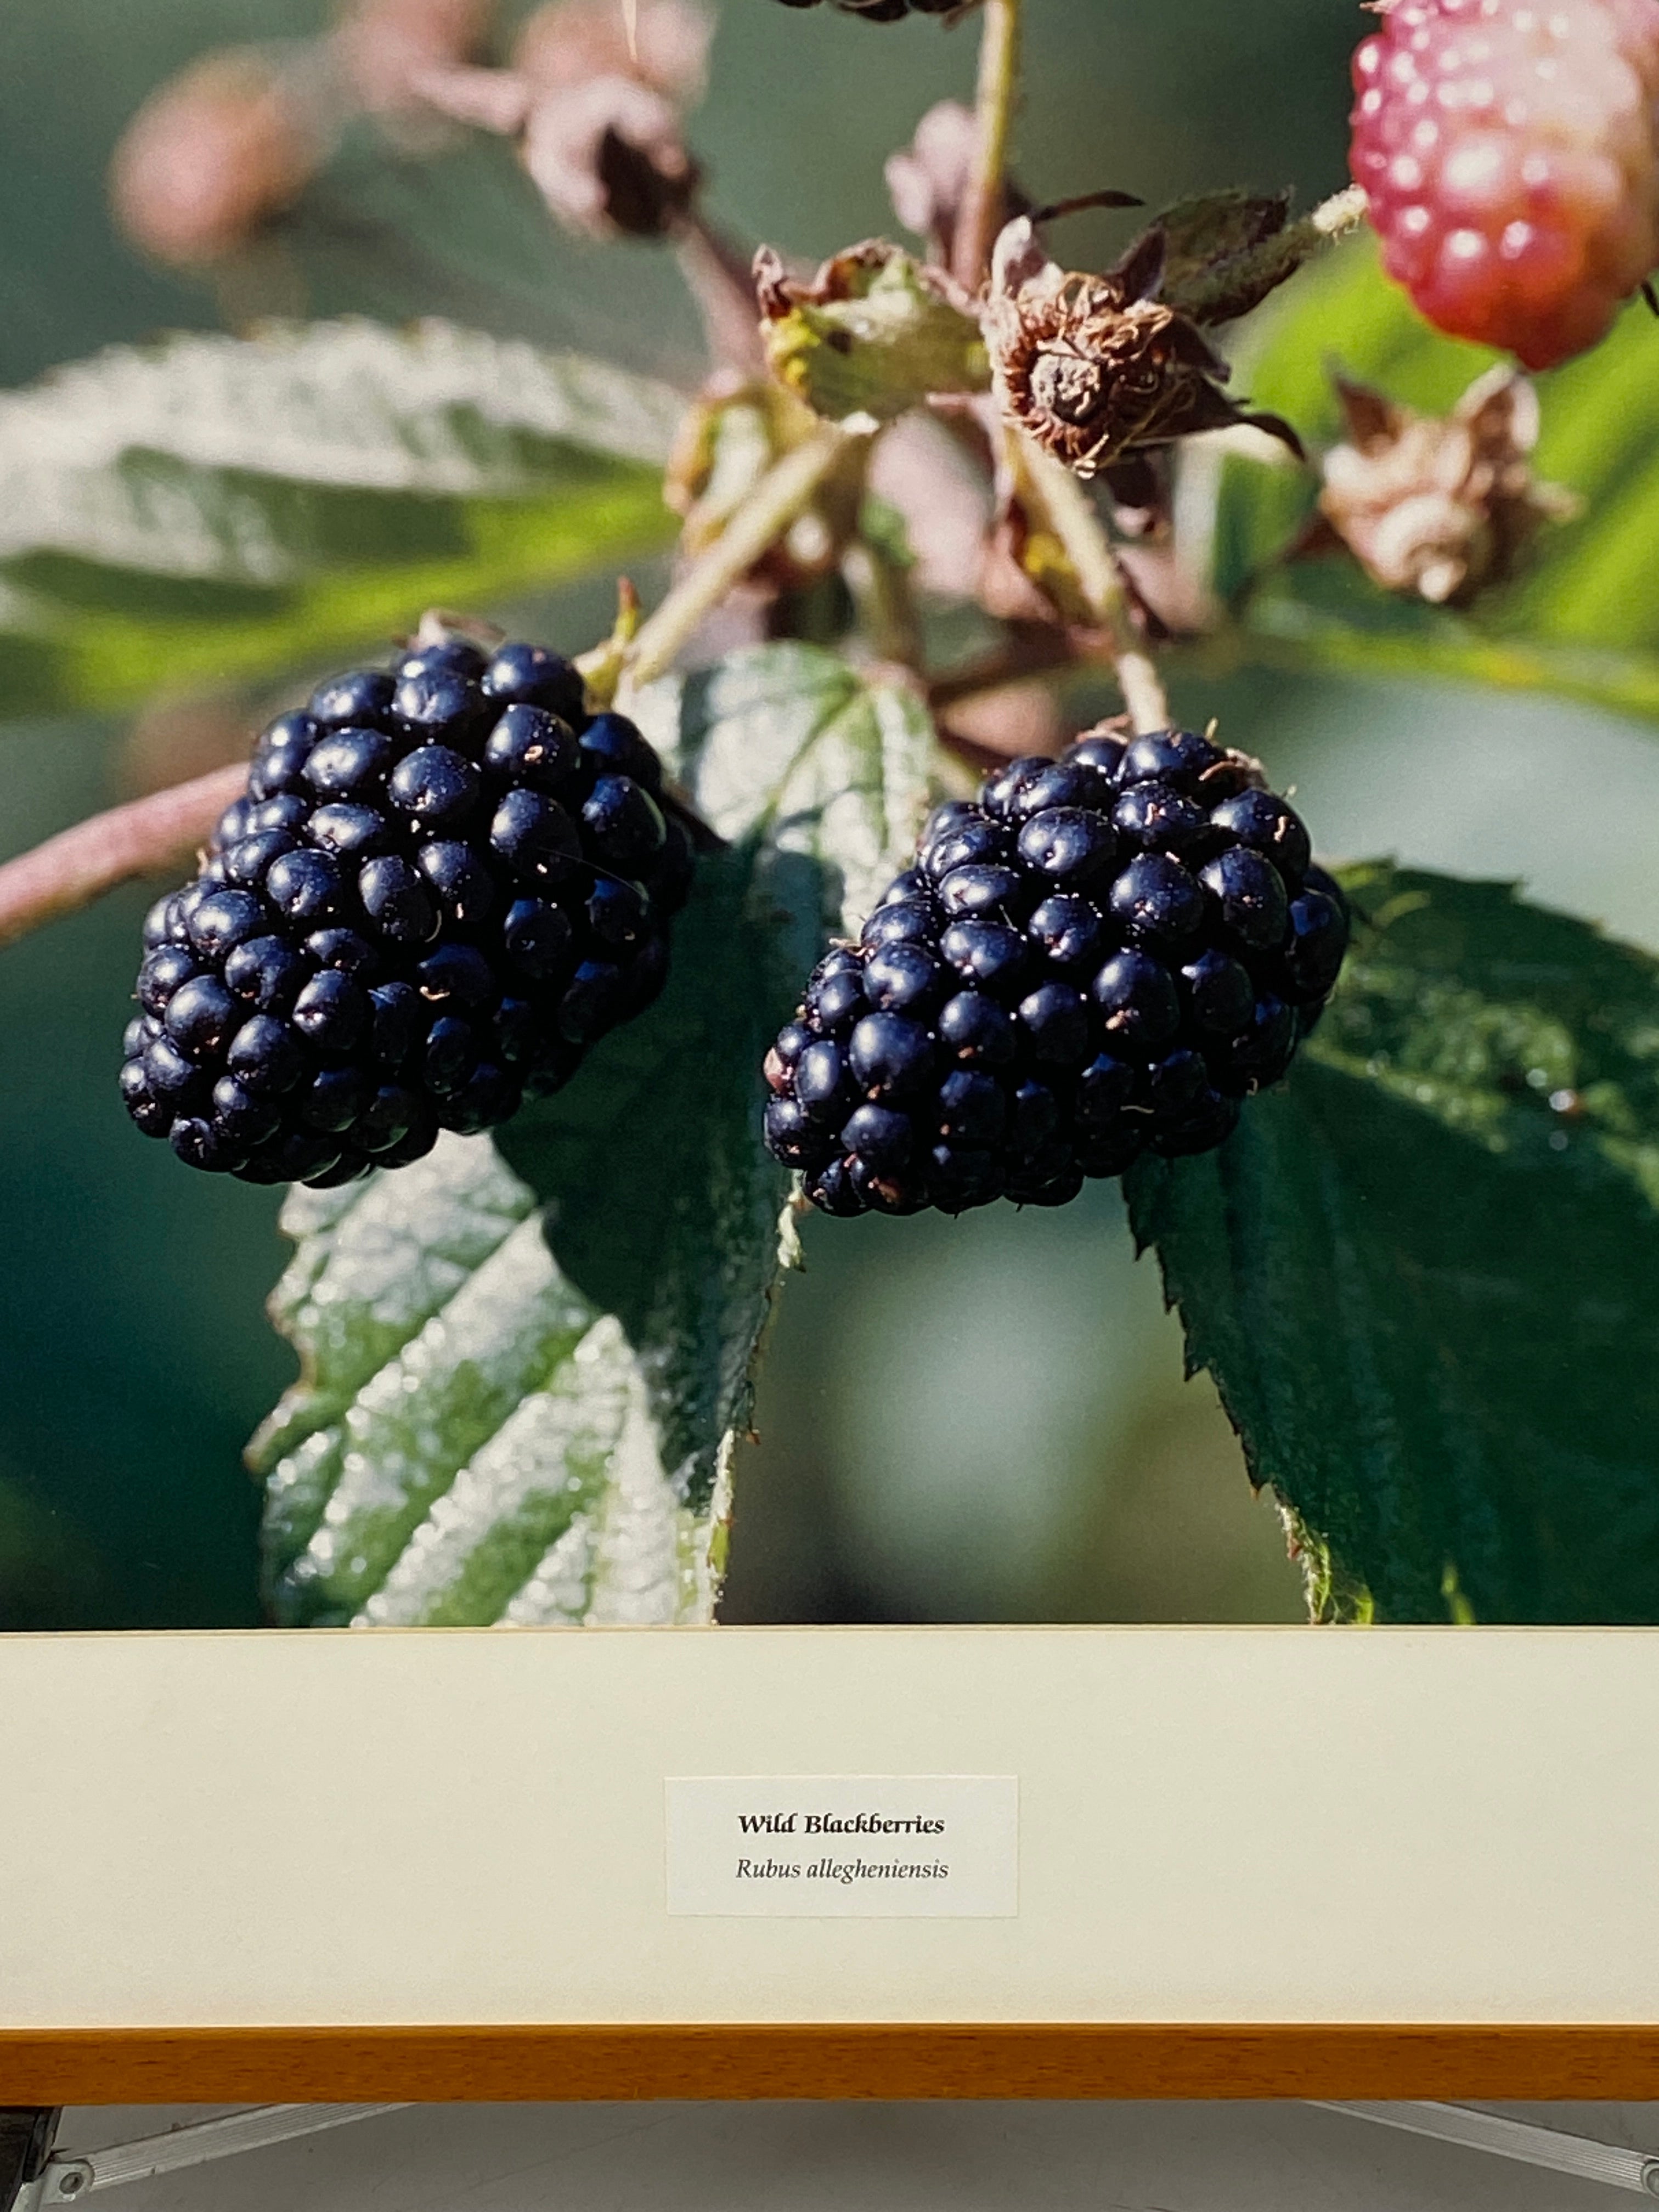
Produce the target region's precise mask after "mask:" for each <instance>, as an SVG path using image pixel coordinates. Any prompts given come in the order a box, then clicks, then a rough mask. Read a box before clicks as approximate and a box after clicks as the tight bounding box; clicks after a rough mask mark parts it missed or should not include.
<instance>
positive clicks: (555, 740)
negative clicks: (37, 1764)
mask: <svg viewBox="0 0 1659 2212" xmlns="http://www.w3.org/2000/svg"><path fill="white" fill-rule="evenodd" d="M693 866H694V856H693V848H692V845H691V841H690V836H688V835H687V832H686V829H685V827H684V823H682V822H680V821H679V820H678V818H677V817H676V816H675V814H674V811H673V808H672V805H671V801H669V800H667V799H665V797H664V792H663V771H662V763H661V762H660V761H659V759H658V757H657V756H656V754H655V752H653V750H652V748H651V746H650V745H649V744H647V742H646V740H645V738H643V737H642V736H641V733H640V732H639V731H638V730H637V729H636V728H635V726H634V725H633V723H632V722H630V721H629V720H627V719H626V718H625V717H624V716H623V715H621V714H611V713H605V714H590V713H589V712H588V711H587V708H586V704H585V702H584V697H583V691H582V684H581V678H580V674H579V673H578V671H576V669H575V668H574V666H573V665H572V664H571V663H570V662H569V661H568V660H566V659H562V657H561V656H560V655H559V654H557V653H551V652H549V651H548V650H547V649H546V648H545V647H542V646H538V645H527V644H510V645H503V646H501V647H500V648H499V649H498V650H497V651H496V652H495V653H493V654H487V653H483V652H482V651H480V649H479V648H478V647H476V646H474V645H472V644H471V643H469V642H467V641H465V640H464V639H460V638H452V639H447V640H445V641H441V642H439V643H437V644H435V645H431V646H425V647H421V648H419V649H418V650H416V651H413V652H410V653H407V654H405V655H404V657H403V659H400V660H399V661H398V663H397V664H396V665H395V666H394V667H392V669H390V670H386V669H354V670H351V671H348V672H347V673H346V674H344V675H343V676H337V677H334V678H331V679H330V680H329V681H328V682H327V683H325V684H319V686H318V687H317V689H316V690H315V691H314V692H313V694H312V696H311V700H310V702H309V704H308V705H307V708H304V709H303V710H301V711H299V712H295V713H290V714H281V715H279V716H278V717H277V718H276V720H275V721H274V722H272V723H271V724H270V726H269V727H268V728H267V729H266V730H265V732H264V735H263V736H262V737H261V738H260V739H259V741H258V744H257V745H256V746H255V748H254V752H253V757H252V762H251V763H250V765H249V769H248V781H247V790H246V794H245V795H244V796H242V797H240V798H239V799H235V800H234V801H233V802H232V804H231V805H229V806H228V807H227V808H226V810H225V811H224V814H223V815H222V817H221V819H220V822H219V825H218V828H217V829H216V831H215V833H214V836H213V837H212V839H211V841H210V843H209V845H208V848H207V850H206V852H205V853H204V854H203V856H202V860H201V865H200V867H199V869H198V872H197V878H196V880H195V881H194V882H193V883H191V884H185V885H184V886H182V887H181V888H180V889H179V890H177V891H174V892H173V893H172V894H171V895H170V896H168V897H167V898H165V899H161V900H158V901H157V902H156V903H155V906H154V907H152V908H151V909H150V912H149V915H147V916H146V918H145V922H144V933H143V942H144V958H143V966H142V967H141V968H140V969H139V971H138V982H137V991H136V994H135V995H136V997H137V1001H138V1014H137V1018H136V1019H135V1020H133V1021H131V1022H130V1023H129V1024H128V1026H127V1030H126V1034H125V1039H124V1044H123V1051H124V1059H123V1064H122V1068H121V1079H120V1082H121V1096H122V1100H123V1103H125V1107H126V1109H127V1111H128V1113H129V1114H130V1115H131V1117H132V1119H133V1121H135V1122H137V1125H138V1127H139V1128H140V1129H142V1130H143V1133H145V1135H147V1136H152V1137H159V1138H166V1139H168V1140H169V1141H170V1142H171V1144H172V1146H173V1150H174V1152H177V1153H178V1155H179V1158H180V1159H182V1160H185V1161H187V1162H188V1163H189V1164H191V1166H193V1167H198V1168H205V1169H210V1170H221V1171H224V1172H228V1173H229V1174H232V1175H236V1176H242V1177H244V1178H245V1179H246V1181H248V1182H264V1183H274V1182H309V1183H312V1184H314V1185H318V1186H319V1187H326V1186H328V1185H331V1184H336V1183H340V1182H349V1180H350V1179H351V1178H352V1177H353V1176H357V1175H361V1174H363V1173H364V1172H366V1171H367V1170H368V1169H369V1168H371V1167H375V1166H382V1167H401V1166H403V1165H404V1164H407V1163H408V1162H410V1161H411V1160H416V1159H419V1158H421V1157H422V1154H423V1153H426V1152H430V1150H431V1149H432V1146H433V1145H434V1144H435V1142H436V1140H437V1136H438V1132H439V1131H440V1129H444V1128H448V1129H456V1130H461V1131H464V1132H469V1133H470V1132H474V1131H477V1130H480V1129H486V1128H489V1127H493V1126H494V1125H495V1124H496V1123H497V1122H500V1121H506V1120H507V1118H508V1117H509V1116H510V1115H512V1114H513V1113H515V1112H516V1111H517V1109H518V1107H519V1105H520V1101H521V1100H522V1098H523V1097H524V1096H525V1094H526V1091H530V1092H536V1093H541V1092H546V1091H555V1090H557V1089H558V1088H559V1087H560V1086H561V1085H562V1084H563V1083H565V1082H567V1081H568V1079H569V1077H570V1076H571V1074H572V1073H574V1070H575V1068H576V1066H577V1065H578V1063H579V1062H580V1060H581V1058H582V1056H583V1054H584V1053H586V1051H587V1050H588V1048H590V1047H591V1046H592V1044H594V1043H595V1042H597V1041H598V1039H599V1038H600V1037H601V1036H604V1035H605V1032H606V1030H610V1029H611V1028H613V1027H615V1026H616V1025H617V1024H618V1023H620V1022H623V1021H626V1020H628V1019H629V1018H630V1017H631V1016H633V1015H634V1014H636V1013H639V1012H641V1011H642V1010H643V1009H644V1008H645V1007H646V1006H648V1005H649V1004H650V1002H651V1000H653V998H654V997H655V996H656V995H657V994H658V992H659V990H660V989H661V987H662V985H663V982H664V981H665V978H666V975H667V958H668V927H669V922H670V920H671V916H672V915H674V914H675V913H676V912H677V911H678V908H680V907H681V906H683V905H684V902H685V898H686V896H687V894H688V891H689V890H690V881H691V875H692V869H693ZM1325 931H1326V924H1325V922H1324V920H1323V917H1322V913H1321V911H1320V910H1319V908H1318V907H1317V905H1316V904H1313V905H1310V906H1309V907H1308V908H1307V912H1306V915H1305V916H1304V921H1303V925H1302V935H1303V938H1304V939H1305V940H1306V945H1307V950H1306V951H1305V953H1304V955H1303V956H1302V962H1303V965H1304V967H1305V968H1307V969H1310V972H1311V971H1312V970H1313V969H1316V968H1317V967H1318V965H1319V963H1320V962H1321V960H1322V958H1323V957H1325V956H1324V952H1323V950H1322V946H1323V937H1322V932H1325ZM921 957H923V958H924V959H926V958H927V957H928V956H927V955H926V954H924V955H922V956H921ZM935 964H939V963H935ZM943 972H944V971H943V969H942V967H941V973H943ZM913 996H914V994H913ZM923 996H924V998H925V996H926V994H925V993H924V994H923ZM906 1003H909V1001H907V1002H906ZM930 1003H931V1002H930ZM859 1005H860V1011H862V1010H863V1000H862V997H861V995H860V1000H859ZM841 1011H842V1012H845V1011H846V1008H845V1007H842V1009H841ZM912 1026H914V1024H913V1025H912ZM915 1036H916V1037H917V1038H919V1039H920V1040H921V1044H922V1046H923V1047H924V1048H925V1049H926V1053H927V1054H931V1052H932V1046H931V1043H930V1042H929V1041H928V1040H927V1036H926V1033H925V1031H923V1030H919V1029H918V1030H915ZM812 1041H813V1040H812V1039H811V1038H808V1039H807V1040H806V1042H812ZM822 1057H823V1055H822V1054H821V1055H820V1058H822ZM815 1073H816V1075H817V1081H818V1083H819V1085H820V1089H819V1091H818V1092H817V1093H816V1094H814V1095H815V1096H816V1097H817V1098H818V1099H819V1101H820V1104H819V1107H818V1109H817V1110H820V1111H822V1110H823V1107H824V1106H825V1105H827V1104H828V1103H829V1102H831V1101H834V1102H835V1103H836V1108H837V1110H839V1109H842V1108H844V1109H845V1110H844V1111H842V1112H841V1119H842V1120H845V1119H846V1117H847V1115H848V1114H849V1113H850V1112H851V1111H852V1109H853V1108H854V1106H855V1105H857V1103H859V1098H860V1096H861V1095H862V1094H860V1093H858V1092H855V1091H854V1088H853V1086H852V1079H851V1076H850V1074H849V1073H847V1072H846V1071H845V1070H844V1069H843V1068H842V1065H841V1062H840V1061H839V1060H837V1061H836V1064H835V1066H834V1067H833V1069H831V1068H820V1067H817V1066H816V1064H815ZM838 1085H839V1086H841V1088H840V1089H839V1090H838V1088H837V1086H838ZM843 1092H844V1096H843V1095H842V1094H843ZM791 1110H792V1112H797V1113H804V1109H796V1108H794V1107H793V1105H792V1109H791ZM832 1118H833V1117H832ZM811 1126H813V1127H817V1124H816V1123H814V1124H812V1125H811ZM780 1140H781V1141H782V1140H784V1139H783V1137H782V1133H781V1134H780Z"/></svg>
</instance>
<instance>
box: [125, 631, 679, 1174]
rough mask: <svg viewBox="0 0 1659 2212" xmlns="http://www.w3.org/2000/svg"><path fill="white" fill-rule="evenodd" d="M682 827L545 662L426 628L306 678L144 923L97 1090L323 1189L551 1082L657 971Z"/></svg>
mask: <svg viewBox="0 0 1659 2212" xmlns="http://www.w3.org/2000/svg"><path fill="white" fill-rule="evenodd" d="M692 867H693V854H692V847H691V842H690V837H689V836H688V835H687V832H686V829H685V826H684V823H682V822H681V821H680V820H678V818H677V817H676V816H675V815H674V813H673V811H671V808H670V807H665V802H664V801H663V793H662V764H661V763H660V762H659V759H658V757H657V756H656V754H655V752H654V751H653V750H652V748H651V746H650V745H649V744H647V742H646V740H645V738H643V737H641V734H640V732H639V731H638V730H637V729H636V728H635V726H634V724H633V723H632V722H630V721H629V720H627V719H626V718H625V717H624V716H623V715H621V714H608V713H607V714H590V713H589V712H588V711H587V708H586V704H585V702H584V697H583V691H582V683H581V678H580V675H579V674H578V673H577V671H576V670H575V669H574V667H573V666H572V665H571V664H570V662H569V661H568V660H565V659H562V658H561V657H560V655H558V654H557V653H550V652H547V651H546V650H545V649H544V647H540V646H536V645H524V644H509V645H503V646H501V647H498V648H497V649H496V651H495V653H493V654H489V653H484V652H483V651H482V650H480V649H479V647H477V646H475V645H472V644H471V643H469V642H467V641H465V640H464V639H460V638H455V637H449V638H445V639H443V640H441V641H440V642H438V643H435V644H431V645H425V646H422V647H417V648H416V649H415V650H413V651H411V652H410V653H407V654H406V655H405V656H404V658H403V659H401V660H400V661H398V663H397V664H396V665H395V666H394V667H393V668H392V669H390V670H386V669H378V668H370V669H356V670H353V671H349V673H348V674H346V675H343V676H339V677H336V678H333V679H331V681H330V682H328V683H325V684H319V686H318V688H317V690H315V691H314V692H313V695H312V697H311V700H310V702H309V704H308V705H307V708H305V709H304V711H302V712H300V713H295V714H282V715H279V716H278V717H277V719H276V720H275V721H274V722H272V723H271V725H270V727H269V728H268V729H267V730H266V731H265V732H264V735H263V736H262V737H261V738H260V739H259V741H258V745H257V746H256V747H255V749H254V753H253V758H252V763H251V765H250V767H249V770H248V782H247V789H246V793H245V794H244V795H243V796H242V797H240V798H239V799H235V800H234V801H233V803H232V804H231V805H229V806H228V808H227V809H226V811H225V812H224V814H223V815H222V817H221V818H220V822H219V825H218V827H217V829H216V830H215V832H214V835H213V837H212V840H211V841H210V844H209V846H208V848H207V851H206V853H205V854H204V857H203V860H202V865H201V868H200V870H199V872H198V873H197V878H196V880H195V881H194V882H193V883H191V884H187V885H185V887H184V888H183V889H182V890H178V891H175V892H173V894H172V895H171V896H169V897H167V898H164V899H161V900H160V901H158V902H157V903H156V904H155V906H154V907H153V908H151V910H150V913H149V916H148V918H147V920H146V921H145V925H144V946H145V957H144V962H143V967H142V968H141V969H139V971H138V983H137V994H136V995H137V1000H138V1004H139V1012H138V1014H137V1018H135V1019H134V1020H133V1021H132V1022H131V1024H129V1025H128V1029H127V1032H126V1038H125V1064H124V1065H123V1066H122V1069H121V1092H122V1097H123V1098H124V1099H125V1103H126V1108H127V1111H128V1112H129V1113H130V1114H131V1116H132V1118H133V1120H134V1121H136V1122H137V1125H138V1127H140V1128H141V1129H142V1130H143V1131H144V1133H146V1135H149V1136H153V1137H166V1138H167V1139H170V1140H171V1142H172V1145H173V1150H174V1151H175V1152H177V1153H178V1154H179V1158H181V1159H183V1160H185V1161H187V1162H188V1163H189V1164H191V1166H192V1167H198V1168H207V1169H216V1170H225V1171H228V1173H230V1174H232V1175H236V1176H243V1177H244V1178H245V1179H246V1180H247V1181H248V1182H308V1183H312V1184H314V1185H329V1184H334V1183H340V1182H349V1181H350V1180H351V1179H352V1178H353V1177H354V1176H359V1175H362V1174H363V1173H365V1172H366V1171H367V1170H368V1169H369V1168H371V1167H399V1166H402V1165H404V1164H405V1163H406V1162H408V1161H410V1160H415V1159H418V1158H420V1157H421V1156H422V1153H425V1152H429V1151H430V1150H431V1149H432V1146H433V1145H434V1143H435V1140H436V1138H437V1134H438V1132H439V1130H440V1129H441V1128H444V1129H458V1130H462V1131H465V1132H469V1133H470V1132H473V1131H477V1130H480V1129H486V1128H489V1127H493V1126H494V1125H495V1123H497V1122H500V1121H506V1120H507V1117H508V1116H509V1115H512V1114H513V1113H515V1112H516V1111H517V1109H518V1107H519V1105H520V1101H521V1100H522V1098H523V1096H524V1094H525V1092H526V1091H531V1092H532V1093H544V1092H547V1091H556V1090H557V1089H558V1088H559V1087H560V1086H561V1085H562V1084H563V1083H565V1082H566V1081H567V1080H568V1079H569V1077H570V1076H571V1074H572V1073H574V1070H575V1068H576V1066H577V1064H578V1063H579V1062H580V1060H581V1058H582V1056H583V1054H585V1053H586V1050H587V1048H588V1047H589V1046H590V1045H592V1043H593V1042H595V1040H596V1039H598V1038H599V1037H600V1036H603V1035H604V1034H605V1031H606V1030H609V1029H611V1028H613V1027H615V1026H616V1025H617V1024H618V1023H619V1022H623V1021H626V1020H627V1019H629V1017H630V1016H632V1015H634V1014H636V1013H638V1012H641V1010H642V1009H643V1008H644V1007H645V1006H648V1005H649V1004H650V1002H651V1000H653V999H654V998H655V997H656V995H657V994H658V992H659V990H660V989H661V987H662V985H663V982H664V981H665V977H666V975H667V970H668V923H669V919H670V917H671V915H673V914H674V913H675V912H676V911H677V909H678V908H679V907H680V906H682V905H683V904H684V900H685V896H686V893H687V891H688V890H689V889H690V880H691V873H692Z"/></svg>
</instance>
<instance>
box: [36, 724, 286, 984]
mask: <svg viewBox="0 0 1659 2212" xmlns="http://www.w3.org/2000/svg"><path fill="white" fill-rule="evenodd" d="M246 782H247V763H246V761H239V762H235V763H233V764H232V765H231V766H230V767H228V768H216V769H214V770H213V771H212V773H211V774H210V775H198V776H197V777H196V778H195V780H194V781H192V782H190V783H178V784H174V785H173V786H172V787H170V788H169V789H168V790H166V791H156V792H152V793H150V795H149V798H147V799H134V800H133V801H132V802H131V804H130V805H126V806H112V807H111V808H110V810H109V811H108V812H107V813H106V814H94V816H93V817H91V819H90V820H89V821H86V822H80V823H76V826H75V828H74V829H65V830H63V831H62V832H61V833H60V834H59V835H58V836H56V837H48V838H47V840H46V843H45V844H44V845H37V846H36V847H35V848H34V849H33V852H29V853H21V854H19V855H18V857H17V858H16V859H15V860H8V861H7V862H6V864H5V866H3V867H0V945H12V944H15V942H16V940H17V939H19V938H20V937H26V936H27V934H28V933H29V932H30V930H32V929H39V928H40V925H41V924H42V923H43V922H47V921H56V920H57V919H58V916H59V915H65V914H75V913H76V912H78V910H79V909H80V908H82V907H83V906H90V905H91V904H92V902H93V901H94V899H96V898H101V897H102V896H103V895H104V893H105V892H106V891H109V890H114V888H115V886H116V885H117V884H123V883H125V882H126V880H127V879H128V878H129V877H131V876H144V875H150V874H153V873H155V872H157V871H158V870H161V869H163V868H167V867H171V866H175V865H176V864H177V863H179V862H180V861H182V860H188V859H189V857H190V855H191V854H192V853H194V852H195V850H196V848H197V846H198V845H201V844H203V843H204V842H205V841H206V839H207V837H208V836H209V835H210V832H211V830H212V829H213V825H214V823H216V821H217V820H218V818H219V817H220V816H221V815H222V813H223V812H224V811H225V809H226V807H227V806H228V805H230V802H231V801H232V799H235V798H236V797H237V796H238V795H239V794H240V793H241V791H242V790H243V789H244V787H246Z"/></svg>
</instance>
